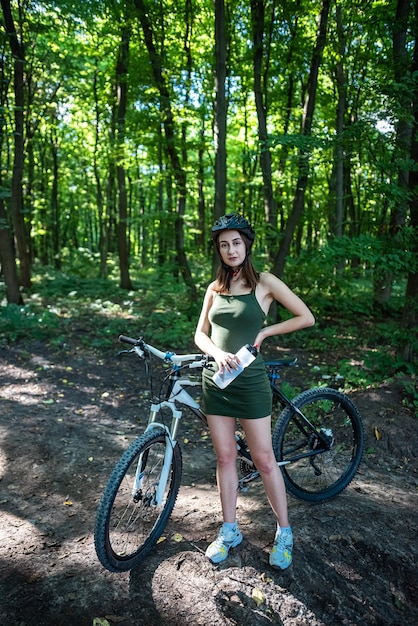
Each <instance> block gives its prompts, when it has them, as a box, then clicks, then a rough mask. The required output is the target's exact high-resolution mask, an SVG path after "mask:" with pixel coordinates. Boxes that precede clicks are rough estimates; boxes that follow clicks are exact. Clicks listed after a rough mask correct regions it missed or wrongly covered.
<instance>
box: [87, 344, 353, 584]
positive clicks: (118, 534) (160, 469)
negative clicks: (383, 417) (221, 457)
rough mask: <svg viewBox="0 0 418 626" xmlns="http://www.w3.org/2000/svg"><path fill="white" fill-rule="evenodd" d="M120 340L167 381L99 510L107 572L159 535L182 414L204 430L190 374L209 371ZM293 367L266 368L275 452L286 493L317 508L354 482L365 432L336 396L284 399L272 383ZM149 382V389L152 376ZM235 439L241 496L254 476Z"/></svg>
mask: <svg viewBox="0 0 418 626" xmlns="http://www.w3.org/2000/svg"><path fill="white" fill-rule="evenodd" d="M119 339H120V341H122V342H125V343H127V344H130V345H131V346H132V348H130V349H129V350H122V351H121V352H120V353H119V354H126V353H132V354H135V355H136V356H138V357H139V358H140V359H143V360H145V361H146V363H147V365H148V372H149V371H150V365H149V364H150V361H151V357H152V355H154V357H157V358H158V359H161V360H162V361H163V363H164V364H165V376H164V381H163V384H162V385H161V387H160V389H159V392H158V394H157V395H155V394H154V398H153V399H152V401H151V407H150V414H149V419H148V425H147V427H146V429H145V431H144V433H143V434H142V435H140V436H139V437H138V438H137V439H135V440H134V441H133V443H132V444H131V445H130V446H129V447H128V448H127V450H126V451H125V452H124V454H123V455H122V457H121V458H120V460H119V461H118V462H117V464H116V466H115V468H114V470H113V472H112V474H111V476H110V478H109V480H108V483H107V485H106V487H105V489H104V491H103V494H102V498H101V501H100V504H99V507H98V511H97V516H96V522H95V529H94V541H95V548H96V553H97V556H98V558H99V560H100V562H101V563H102V565H103V566H104V567H105V568H106V569H108V570H110V571H111V572H125V571H128V570H131V569H133V568H135V567H137V566H138V565H139V563H140V562H141V561H142V560H143V559H144V558H145V557H146V556H147V555H148V554H149V553H150V551H151V550H152V549H153V547H154V546H155V545H156V543H157V541H158V539H159V538H160V537H161V535H162V533H163V530H164V528H165V526H166V524H167V522H168V520H169V517H170V515H171V512H172V510H173V507H174V505H175V502H176V498H177V495H178V492H179V488H180V483H181V476H182V452H181V447H180V442H179V440H178V430H179V426H180V421H181V418H182V415H183V409H184V408H185V407H187V408H188V409H189V410H190V411H191V412H192V413H193V414H194V415H195V416H196V417H197V418H198V419H199V420H200V421H201V422H202V424H203V425H205V426H207V422H206V417H205V414H204V412H203V411H202V409H201V407H200V404H199V402H198V401H197V400H196V399H195V398H193V397H192V395H191V394H190V393H189V391H190V392H191V391H192V388H193V387H199V386H201V377H200V376H199V377H198V378H197V379H196V378H194V379H193V378H192V374H193V370H194V371H195V372H199V373H200V372H201V370H202V368H205V367H208V368H210V367H211V362H210V359H209V358H208V357H207V356H205V355H203V354H176V353H174V352H168V351H167V352H162V351H161V350H159V349H158V348H156V347H154V346H152V345H150V344H148V343H146V342H145V341H144V339H142V338H140V339H133V338H131V337H126V336H123V335H121V336H120V337H119ZM296 361H297V359H289V358H287V359H279V360H275V361H267V362H266V363H265V365H266V371H267V376H268V378H269V381H270V385H271V389H272V393H273V413H272V441H273V448H274V453H275V456H276V460H277V464H278V465H279V467H280V468H281V471H282V473H283V478H284V481H285V484H286V488H287V489H288V491H289V492H290V493H292V494H294V495H295V496H297V497H298V498H301V499H302V500H306V501H308V502H323V501H325V500H329V499H330V498H333V497H335V496H336V495H338V494H339V493H340V492H341V491H342V490H343V489H345V487H347V485H348V484H349V483H350V482H351V480H352V479H353V477H354V476H355V474H356V472H357V470H358V467H359V465H360V462H361V459H362V455H363V450H364V429H363V424H362V419H361V416H360V414H359V411H358V410H357V408H356V406H355V405H354V404H353V402H352V401H351V400H350V399H349V398H348V396H347V395H345V394H344V393H342V392H340V391H337V390H336V389H333V388H330V387H325V388H323V387H318V388H313V389H308V390H307V391H303V392H302V393H300V394H298V395H297V396H296V397H295V398H293V400H290V399H289V398H288V397H287V396H286V395H285V394H284V393H283V391H282V390H281V389H280V387H279V382H278V381H279V379H280V370H281V369H282V368H283V367H286V366H287V367H289V366H292V365H294V364H295V363H296ZM185 370H187V375H185ZM150 380H151V387H152V377H151V376H150ZM187 389H189V391H188V390H187ZM151 391H152V390H151ZM152 393H153V391H152ZM166 415H168V419H167V418H166ZM168 422H169V423H168ZM236 440H237V462H238V463H239V475H240V479H239V484H238V488H239V489H247V484H248V483H250V482H251V481H253V480H255V479H256V478H258V477H259V473H258V471H257V468H256V467H255V465H254V463H253V461H252V459H251V454H250V451H249V449H248V446H247V443H246V441H245V438H244V437H243V435H242V434H240V433H239V432H237V433H236Z"/></svg>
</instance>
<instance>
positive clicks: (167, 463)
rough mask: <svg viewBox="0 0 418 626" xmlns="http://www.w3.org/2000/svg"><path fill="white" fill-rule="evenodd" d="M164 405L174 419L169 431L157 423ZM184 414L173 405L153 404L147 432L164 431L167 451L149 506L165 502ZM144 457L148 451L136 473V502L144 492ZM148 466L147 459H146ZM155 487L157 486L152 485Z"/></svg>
mask: <svg viewBox="0 0 418 626" xmlns="http://www.w3.org/2000/svg"><path fill="white" fill-rule="evenodd" d="M164 405H168V407H169V408H170V409H171V412H172V414H173V419H172V421H171V428H170V429H169V428H168V427H167V426H166V425H165V424H162V423H161V422H157V416H158V414H159V412H160V410H161V408H162V407H163V406H164ZM181 415H182V412H181V411H178V410H177V409H176V408H175V407H174V406H173V405H172V404H171V403H168V402H162V403H160V404H152V405H151V411H150V416H149V419H148V425H147V428H146V430H145V432H146V433H147V432H149V431H150V430H155V429H160V430H163V431H164V434H165V451H164V461H163V466H162V469H161V473H160V478H159V481H158V484H157V488H156V489H155V491H154V493H153V495H152V497H151V498H150V499H149V501H147V504H148V506H160V505H161V502H162V500H163V496H164V492H165V488H166V485H167V481H168V477H169V474H170V468H171V464H172V461H173V454H174V446H175V445H176V444H177V440H176V436H177V430H178V425H179V420H180V418H181ZM144 455H147V451H145V453H144V452H142V453H141V454H140V456H139V459H138V464H137V468H136V472H135V479H134V485H133V488H132V497H133V498H134V500H135V501H137V502H138V501H139V500H140V499H142V500H143V499H144V498H143V497H142V498H139V497H138V494H140V493H141V491H142V486H143V482H144V478H145V465H144ZM145 464H146V459H145ZM152 487H155V485H152Z"/></svg>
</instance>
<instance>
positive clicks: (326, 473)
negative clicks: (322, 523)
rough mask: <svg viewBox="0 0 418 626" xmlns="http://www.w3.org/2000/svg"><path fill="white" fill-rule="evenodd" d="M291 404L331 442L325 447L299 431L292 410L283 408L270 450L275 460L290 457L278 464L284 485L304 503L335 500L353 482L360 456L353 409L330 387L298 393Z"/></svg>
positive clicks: (309, 433)
mask: <svg viewBox="0 0 418 626" xmlns="http://www.w3.org/2000/svg"><path fill="white" fill-rule="evenodd" d="M292 402H293V404H294V405H295V406H296V407H297V408H298V409H299V410H300V411H301V412H302V413H303V414H304V415H305V416H306V417H307V418H308V419H309V421H310V422H311V423H312V424H313V426H314V427H315V428H316V430H317V431H320V432H321V433H323V434H324V435H325V437H326V438H327V440H328V441H329V442H330V446H329V448H328V449H327V447H326V446H324V444H323V442H321V440H320V438H318V436H316V435H315V434H314V432H313V431H312V430H309V429H308V430H306V427H305V426H304V425H302V427H303V428H305V432H303V430H301V420H300V419H299V418H298V415H297V413H296V412H295V411H294V410H293V409H292V408H291V407H287V408H285V409H284V410H283V411H282V413H281V414H280V415H279V417H278V419H277V422H276V423H275V425H274V429H273V448H274V452H275V455H276V459H277V461H290V462H289V463H288V464H285V465H282V466H281V469H282V473H283V478H284V481H285V484H286V488H287V489H288V491H289V492H290V493H292V494H293V495H295V496H297V497H298V498H301V499H302V500H307V501H309V502H323V501H325V500H329V499H331V498H334V497H335V496H336V495H338V494H339V493H340V492H341V491H343V489H345V488H346V487H347V485H348V484H349V483H350V482H351V481H352V479H353V478H354V476H355V474H356V472H357V470H358V467H359V465H360V463H361V459H362V456H363V451H364V428H363V423H362V419H361V416H360V414H359V412H358V409H357V408H356V406H355V405H354V404H353V402H352V401H351V400H350V399H349V398H348V397H347V396H346V395H345V394H343V393H341V392H339V391H337V390H336V389H332V388H318V389H309V390H307V391H303V392H302V393H300V394H299V395H298V396H296V398H294V399H293V400H292ZM297 457H299V459H297ZM292 459H293V461H292Z"/></svg>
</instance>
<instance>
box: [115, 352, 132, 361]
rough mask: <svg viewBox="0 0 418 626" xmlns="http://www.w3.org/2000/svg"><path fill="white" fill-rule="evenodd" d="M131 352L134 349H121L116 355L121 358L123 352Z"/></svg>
mask: <svg viewBox="0 0 418 626" xmlns="http://www.w3.org/2000/svg"><path fill="white" fill-rule="evenodd" d="M131 352H133V350H120V351H119V352H118V353H117V355H116V356H117V357H118V359H120V358H121V356H122V354H130V353H131Z"/></svg>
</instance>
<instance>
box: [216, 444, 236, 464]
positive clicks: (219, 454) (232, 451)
mask: <svg viewBox="0 0 418 626" xmlns="http://www.w3.org/2000/svg"><path fill="white" fill-rule="evenodd" d="M215 453H216V460H217V462H218V466H220V467H228V466H230V465H233V464H234V463H235V462H236V460H237V447H236V445H235V446H219V447H218V448H216V449H215Z"/></svg>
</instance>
